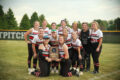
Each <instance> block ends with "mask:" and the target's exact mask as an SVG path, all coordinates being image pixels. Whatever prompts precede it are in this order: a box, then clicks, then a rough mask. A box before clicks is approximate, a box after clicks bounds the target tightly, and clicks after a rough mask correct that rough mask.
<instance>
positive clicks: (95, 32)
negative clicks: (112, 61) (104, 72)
mask: <svg viewBox="0 0 120 80" xmlns="http://www.w3.org/2000/svg"><path fill="white" fill-rule="evenodd" d="M41 26H42V27H40V23H39V21H35V22H34V27H33V28H31V29H29V30H28V31H27V32H26V33H25V34H24V38H25V42H26V43H27V44H28V73H29V74H32V75H35V76H39V77H45V76H49V75H50V73H52V74H54V73H57V74H59V75H61V76H64V77H70V76H72V75H76V76H80V75H83V72H89V71H90V64H91V63H90V62H91V61H90V56H91V55H92V58H93V63H94V70H93V72H92V73H93V74H97V73H99V56H100V53H101V49H102V38H103V33H102V31H101V30H100V29H99V24H98V23H97V22H95V21H94V22H92V24H91V27H90V28H89V27H88V23H87V22H83V23H82V29H79V28H78V24H77V22H74V23H73V24H72V28H70V27H68V26H66V21H65V20H61V26H60V27H58V28H57V27H56V23H55V22H53V23H52V24H51V29H49V28H48V27H47V21H46V20H43V22H42V24H41ZM28 38H29V39H28ZM50 47H58V54H59V58H58V59H56V60H53V59H51V58H50ZM32 57H33V68H31V60H32ZM37 63H38V65H39V68H37Z"/></svg>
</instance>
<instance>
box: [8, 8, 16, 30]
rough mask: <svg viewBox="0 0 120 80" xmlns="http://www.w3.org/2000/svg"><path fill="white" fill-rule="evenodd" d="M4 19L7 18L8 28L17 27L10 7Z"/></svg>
mask: <svg viewBox="0 0 120 80" xmlns="http://www.w3.org/2000/svg"><path fill="white" fill-rule="evenodd" d="M6 20H7V28H8V29H16V28H17V21H16V19H15V17H14V13H13V11H12V10H11V9H10V8H9V10H8V12H7V14H6Z"/></svg>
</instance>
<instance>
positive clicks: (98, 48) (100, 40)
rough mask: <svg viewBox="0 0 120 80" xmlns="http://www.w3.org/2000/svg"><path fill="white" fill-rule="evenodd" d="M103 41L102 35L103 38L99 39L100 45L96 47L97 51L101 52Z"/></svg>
mask: <svg viewBox="0 0 120 80" xmlns="http://www.w3.org/2000/svg"><path fill="white" fill-rule="evenodd" d="M102 41H103V38H102V37H101V38H100V39H99V44H98V47H97V49H96V51H97V52H99V50H100V47H101V45H102Z"/></svg>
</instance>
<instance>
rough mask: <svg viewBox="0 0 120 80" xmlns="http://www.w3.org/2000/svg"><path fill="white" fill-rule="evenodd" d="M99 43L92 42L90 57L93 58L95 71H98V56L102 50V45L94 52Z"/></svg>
mask: <svg viewBox="0 0 120 80" xmlns="http://www.w3.org/2000/svg"><path fill="white" fill-rule="evenodd" d="M98 44H99V43H92V47H91V48H92V58H93V62H94V70H95V71H99V56H100V53H101V50H102V46H101V47H100V50H99V52H96V49H97V47H98Z"/></svg>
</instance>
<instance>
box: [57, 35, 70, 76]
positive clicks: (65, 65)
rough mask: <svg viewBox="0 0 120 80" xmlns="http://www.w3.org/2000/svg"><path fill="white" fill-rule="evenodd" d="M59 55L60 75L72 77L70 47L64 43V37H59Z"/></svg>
mask: <svg viewBox="0 0 120 80" xmlns="http://www.w3.org/2000/svg"><path fill="white" fill-rule="evenodd" d="M59 55H60V59H58V61H60V75H61V76H64V77H70V76H72V73H71V72H70V65H71V61H70V59H69V53H68V47H67V45H66V44H65V43H64V37H63V36H59Z"/></svg>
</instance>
